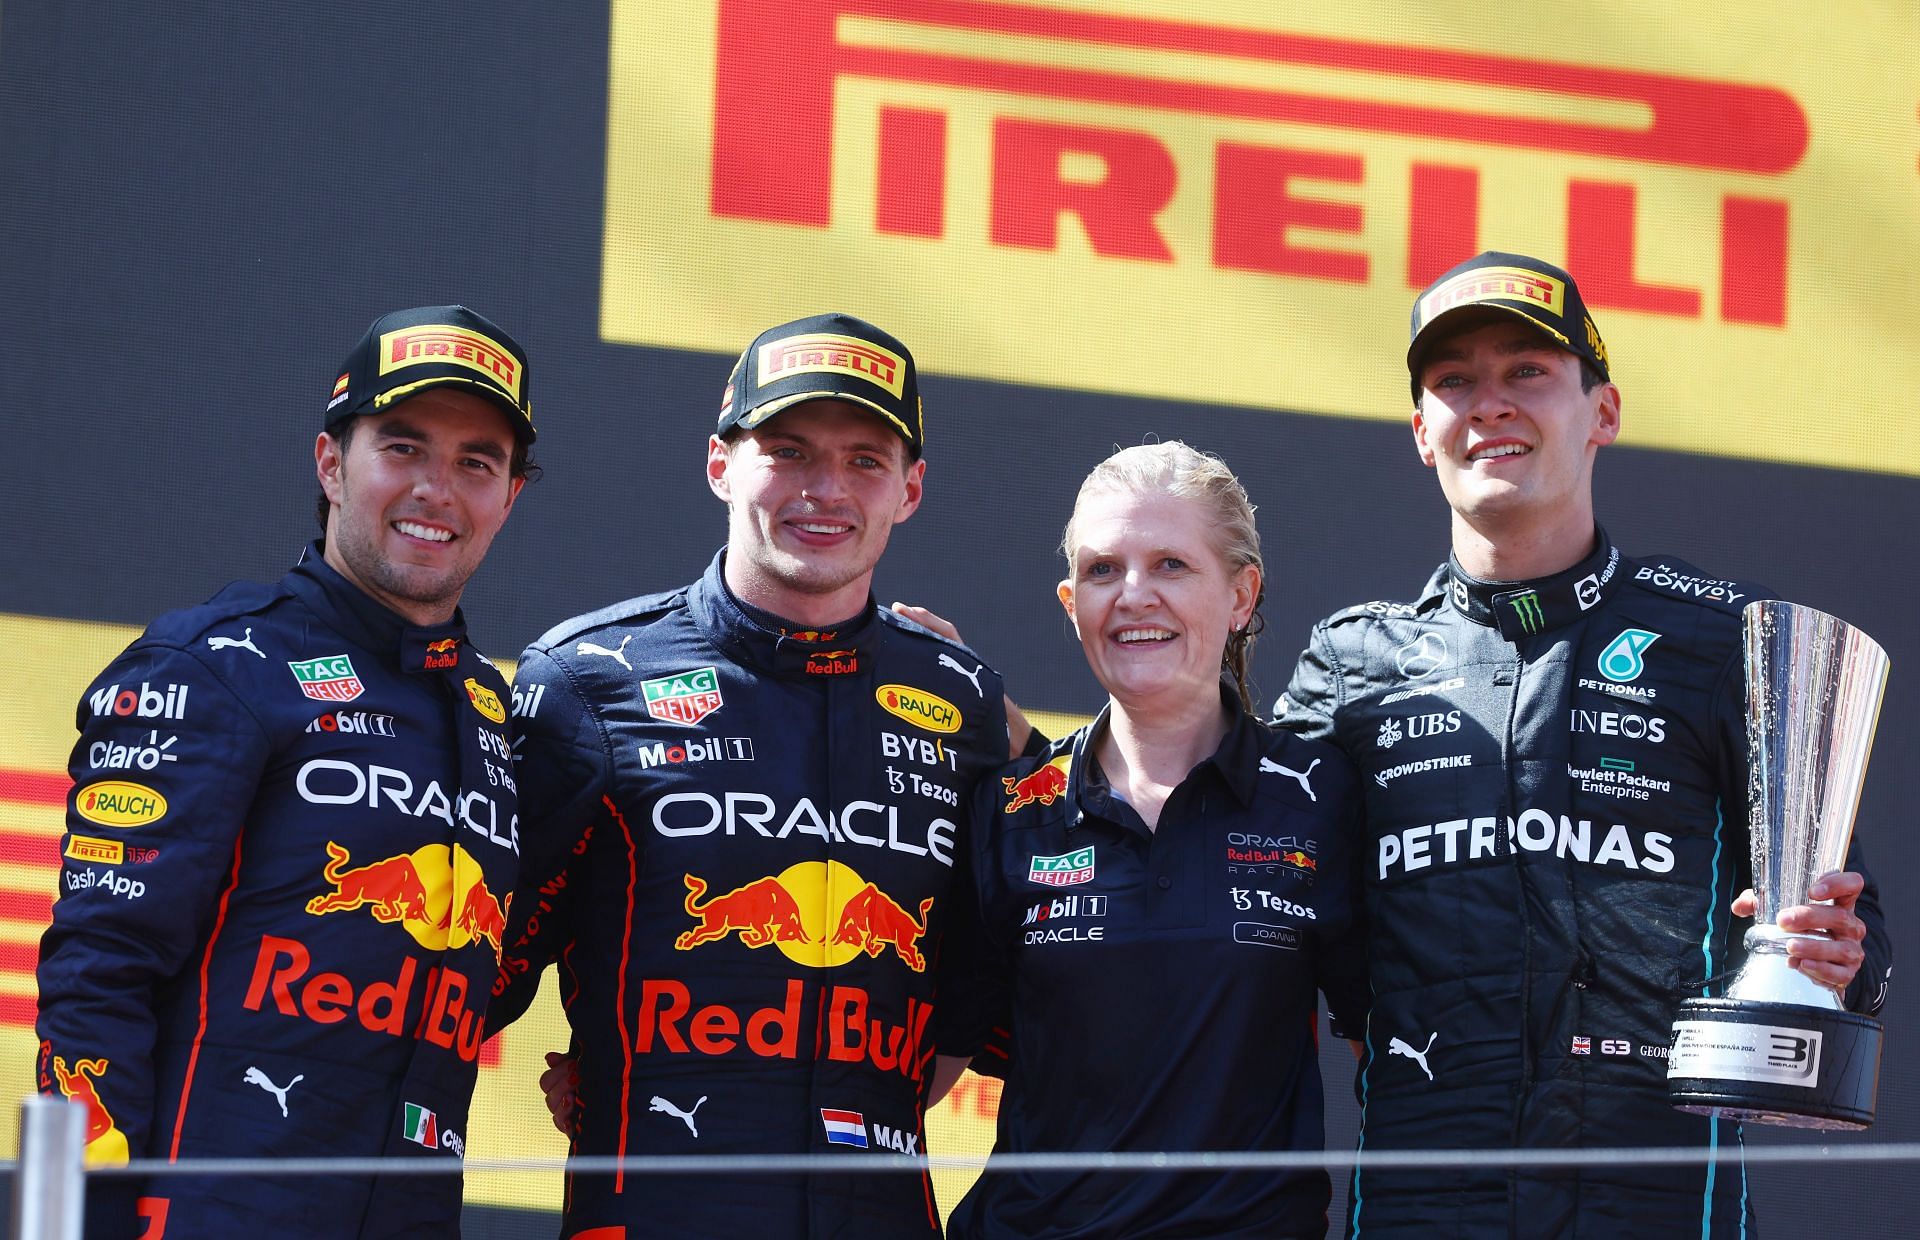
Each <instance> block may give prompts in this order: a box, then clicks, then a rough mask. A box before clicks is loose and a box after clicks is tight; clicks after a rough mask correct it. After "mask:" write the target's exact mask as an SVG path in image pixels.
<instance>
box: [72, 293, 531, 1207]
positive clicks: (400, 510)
mask: <svg viewBox="0 0 1920 1240" xmlns="http://www.w3.org/2000/svg"><path fill="white" fill-rule="evenodd" d="M344 369H345V373H344V374H342V375H340V377H339V379H338V380H337V381H336V382H334V383H333V385H332V388H331V391H330V394H329V399H330V403H329V404H328V405H327V412H326V418H325V423H324V425H325V430H324V431H323V432H322V433H321V435H320V436H319V440H318V442H317V443H316V445H315V456H316V468H317V471H318V474H319V478H320V483H321V487H322V490H323V496H322V500H321V505H320V514H321V524H322V529H323V531H324V534H323V537H322V538H321V540H320V541H319V542H317V543H315V544H314V545H313V546H312V547H311V548H310V549H309V551H308V554H307V555H306V556H305V557H304V558H303V559H302V561H301V563H300V564H299V565H298V566H296V567H295V568H294V569H293V570H292V571H290V572H288V573H287V574H286V576H284V577H282V578H281V579H280V581H279V582H278V583H276V584H273V585H255V584H252V583H236V584H234V585H231V586H229V587H227V588H226V589H225V590H223V591H222V592H221V593H220V594H219V595H217V596H216V597H214V598H213V599H212V600H211V601H210V602H208V603H206V604H203V605H202V606H199V607H194V608H188V609H186V610H183V611H176V612H172V613H169V614H167V615H165V616H162V617H160V618H159V619H157V620H155V621H154V622H153V624H152V625H151V626H149V627H148V629H147V631H146V632H145V633H144V634H143V635H142V636H141V637H140V639H139V640H138V641H136V642H134V643H133V644H132V645H131V646H129V647H128V648H127V649H126V650H125V651H124V652H123V653H122V654H121V655H120V656H119V657H118V658H117V659H115V660H114V661H113V663H112V664H110V665H109V666H108V667H107V669H106V670H105V671H104V672H102V673H101V674H100V676H99V677H98V678H96V679H95V681H94V682H93V684H92V686H90V688H89V690H88V692H87V694H86V695H85V697H84V698H83V699H82V700H81V703H80V707H79V726H80V741H79V743H78V744H76V745H75V746H74V749H73V758H72V762H71V766H70V768H69V769H70V770H71V772H72V774H73V778H74V785H75V786H74V789H73V792H72V794H71V800H70V802H69V807H68V811H67V828H68V832H67V835H66V836H65V838H64V840H63V854H64V857H63V860H62V864H61V876H60V883H61V890H60V898H59V899H58V901H57V902H56V903H55V904H54V909H53V921H52V924H51V925H50V926H49V927H48V928H47V931H46V934H45V936H44V937H43V938H42V940H41V945H40V969H39V986H40V999H39V1017H38V1022H37V1028H38V1032H39V1035H40V1038H41V1043H40V1071H39V1088H40V1090H41V1092H43V1093H48V1094H65V1095H67V1096H68V1097H74V1098H80V1099H82V1100H84V1101H85V1102H86V1104H87V1108H88V1113H89V1114H88V1130H87V1135H88V1149H87V1156H88V1161H89V1162H90V1163H93V1164H96V1165H97V1164H105V1163H123V1162H125V1161H127V1160H128V1159H129V1158H136V1159H165V1160H167V1161H169V1162H177V1161H181V1160H192V1159H204V1158H237V1157H283V1158H297V1157H316V1158H317V1157H335V1156H343V1157H352V1156H359V1157H367V1158H372V1157H381V1156H404V1157H415V1158H424V1157H434V1158H438V1159H442V1160H445V1162H446V1163H447V1165H448V1166H449V1167H450V1168H454V1169H457V1168H458V1166H459V1160H460V1159H461V1157H462V1155H463V1150H464V1145H465V1138H464V1134H465V1132H466V1113H467V1104H468V1101H469V1098H470V1096H471V1095H472V1092H473V1085H474V1077H475V1073H476V1071H477V1069H478V1066H479V1064H478V1055H479V1050H480V1042H481V1035H482V1019H483V1017H484V1016H485V1013H486V1000H487V992H488V988H489V986H490V984H491V982H492V980H493V977H494V974H495V972H496V970H497V968H498V960H499V952H500V945H501V937H502V935H503V933H504V931H505V928H506V926H505V915H504V914H505V905H504V902H505V901H506V900H507V899H509V897H510V893H511V892H512V890H513V884H514V881H515V878H516V875H517V869H518V862H519V845H518V842H517V824H516V819H515V796H514V786H513V785H514V781H513V776H512V773H511V762H510V752H509V749H508V742H507V708H506V693H507V686H506V681H505V680H504V679H503V678H502V677H501V675H500V673H499V671H498V670H496V669H495V668H494V666H493V665H492V664H491V663H489V662H488V661H487V660H486V659H485V657H484V656H482V655H481V654H480V653H479V652H478V651H476V650H475V649H474V648H473V646H472V645H471V643H470V642H469V641H468V638H467V634H466V626H465V623H464V621H463V620H462V619H461V616H460V613H459V612H458V610H457V609H456V604H457V603H458V601H459V598H460V595H461V592H462V590H463V588H464V587H465V585H466V582H467V580H468V578H469V577H471V576H472V574H473V572H474V570H475V569H476V568H477V567H478V566H479V564H480V561H481V558H482V557H483V556H484V555H485V554H486V551H487V548H488V546H489V545H490V544H491V542H492V540H493V537H494V535H495V534H496V533H497V532H498V531H499V529H500V527H501V525H502V523H503V522H504V521H505V520H506V518H507V514H508V512H509V510H510V509H511V507H512V504H513V500H514V497H515V496H516V495H517V494H518V492H519V490H520V488H521V485H522V484H523V483H524V482H525V480H526V477H527V475H528V473H529V472H530V470H531V469H532V466H531V464H530V461H529V458H528V452H527V445H528V444H529V443H531V441H532V439H533V424H532V421H531V419H530V409H531V405H530V404H529V402H528V398H527V393H528V387H527V377H526V359H525V355H524V354H523V353H522V352H521V351H520V348H519V346H518V345H517V344H515V343H514V342H513V341H512V340H511V339H510V338H509V337H508V336H507V335H506V334H505V333H504V332H501V331H500V329H499V328H497V327H495V326H494V325H492V324H491V323H489V322H488V321H487V320H486V319H484V318H481V317H480V316H479V315H477V314H474V313H473V312H472V311H470V310H467V309H465V308H464V307H460V306H430V307H423V308H420V309H415V310H403V311H396V312H394V313H392V314H388V315H384V316H382V317H381V318H379V319H377V320H375V322H374V324H373V326H372V327H370V328H369V329H368V331H367V334H366V336H365V337H364V338H363V339H362V341H361V343H360V345H359V346H358V347H357V348H356V349H355V350H354V352H353V354H352V355H351V356H350V357H349V358H348V361H347V365H346V367H345V368H344ZM459 1219H460V1176H459V1175H458V1174H457V1173H455V1174H448V1175H435V1176H425V1177H413V1176H408V1177H395V1178H388V1179H368V1178H359V1177H343V1176H334V1175H326V1176H294V1177H284V1176H259V1175H206V1174H198V1173H196V1174H192V1175H168V1176H155V1177H152V1178H143V1179H129V1178H126V1177H114V1178H107V1177H92V1178H90V1182H89V1191H88V1204H87V1218H86V1222H87V1231H88V1234H89V1235H93V1236H100V1237H113V1238H114V1240H125V1237H129V1236H133V1235H136V1234H138V1235H141V1236H143V1237H144V1238H145V1240H161V1237H163V1236H166V1235H172V1236H174V1237H197V1236H238V1235H245V1234H249V1233H250V1232H264V1233H265V1234H276V1235H300V1236H367V1237H373V1236H383V1237H384V1236H418V1235H447V1234H452V1233H454V1232H456V1231H457V1230H458V1227H459ZM137 1220H144V1223H141V1222H139V1221H137Z"/></svg>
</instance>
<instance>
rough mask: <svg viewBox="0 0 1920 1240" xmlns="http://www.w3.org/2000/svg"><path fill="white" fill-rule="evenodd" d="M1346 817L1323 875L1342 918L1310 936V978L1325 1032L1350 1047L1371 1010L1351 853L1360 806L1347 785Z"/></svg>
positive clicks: (1362, 914) (1362, 910) (1357, 876)
mask: <svg viewBox="0 0 1920 1240" xmlns="http://www.w3.org/2000/svg"><path fill="white" fill-rule="evenodd" d="M1348 788H1349V791H1348V806H1347V812H1346V813H1345V814H1344V815H1343V816H1342V819H1341V823H1340V826H1339V828H1338V835H1337V836H1336V837H1335V839H1336V842H1337V844H1338V847H1337V848H1335V849H1331V850H1329V851H1331V852H1332V853H1333V856H1334V858H1335V860H1336V862H1337V865H1335V866H1329V867H1328V869H1329V870H1331V871H1332V873H1330V874H1329V875H1328V877H1329V878H1332V879H1333V880H1334V881H1335V882H1336V883H1337V884H1338V885H1339V888H1340V890H1341V892H1342V893H1343V895H1344V897H1345V900H1344V905H1345V907H1344V908H1343V909H1342V910H1341V913H1342V915H1341V916H1339V917H1337V918H1333V919H1329V921H1328V923H1327V924H1325V925H1322V926H1320V927H1319V928H1318V929H1316V931H1315V941H1314V974H1315V979H1316V982H1317V984H1318V986H1319V988H1320V993H1321V994H1322V995H1324V996H1325V997H1326V1001H1327V1028H1328V1030H1329V1031H1330V1032H1331V1033H1332V1034H1333V1036H1334V1037H1336V1038H1342V1039H1345V1040H1347V1041H1350V1042H1357V1041H1361V1040H1362V1039H1364V1038H1365V1037H1366V1036H1367V1013H1368V1011H1369V1010H1370V1009H1371V1008H1372V1006H1373V989H1372V987H1371V986H1370V985H1369V984H1368V980H1367V939H1366V924H1365V918H1366V901H1365V899H1364V896H1363V892H1362V886H1361V869H1362V865H1361V860H1360V858H1359V857H1358V856H1357V855H1356V852H1355V849H1356V848H1357V847H1358V845H1359V843H1360V839H1361V836H1360V818H1361V807H1362V805H1363V804H1364V803H1365V802H1364V799H1363V797H1362V794H1361V792H1360V789H1359V788H1358V787H1357V786H1355V785H1352V784H1349V785H1348Z"/></svg>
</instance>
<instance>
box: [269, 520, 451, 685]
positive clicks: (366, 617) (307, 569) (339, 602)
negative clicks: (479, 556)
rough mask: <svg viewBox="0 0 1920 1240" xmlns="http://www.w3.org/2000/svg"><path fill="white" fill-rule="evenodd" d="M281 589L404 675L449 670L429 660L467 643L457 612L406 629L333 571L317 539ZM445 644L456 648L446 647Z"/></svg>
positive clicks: (400, 620) (442, 663)
mask: <svg viewBox="0 0 1920 1240" xmlns="http://www.w3.org/2000/svg"><path fill="white" fill-rule="evenodd" d="M287 588H288V589H289V590H291V591H293V593H294V594H296V595H298V596H299V598H300V600H301V601H302V602H304V603H305V604H306V605H307V606H308V607H310V608H312V609H313V611H314V613H315V614H317V615H318V616H319V617H320V618H321V619H322V620H325V621H326V622H327V624H328V625H329V626H331V627H332V628H333V629H335V630H336V631H338V632H339V633H340V634H341V635H342V636H344V637H346V638H348V639H350V640H351V641H352V642H353V643H354V644H355V645H358V646H362V647H365V648H366V649H367V650H369V651H373V652H376V653H379V654H381V655H389V654H390V655H391V656H392V657H393V658H394V659H396V660H398V666H399V668H400V670H401V671H404V672H424V671H435V670H447V669H451V668H452V667H454V665H455V664H454V662H452V661H448V660H445V659H444V658H437V657H435V656H442V655H446V654H451V653H454V652H456V651H458V650H459V648H460V647H461V646H464V645H466V643H467V621H466V617H465V616H463V615H462V614H461V613H460V611H459V610H458V609H457V608H456V609H455V611H454V613H453V619H451V620H449V621H447V622H446V623H445V624H435V625H428V626H421V625H416V624H409V623H408V622H407V620H406V618H405V617H404V616H401V615H400V614H399V613H397V612H395V611H392V610H391V609H389V608H387V607H385V606H384V605H382V604H381V603H379V602H378V601H376V600H375V599H374V598H373V597H372V596H370V595H369V594H367V593H366V591H364V590H362V589H360V588H359V587H358V586H356V585H354V584H353V583H352V582H351V581H348V580H347V579H346V578H345V577H342V576H341V575H340V574H339V573H338V572H336V571H334V567H333V565H331V564H329V563H327V560H326V554H325V545H324V544H323V543H322V542H321V541H320V540H319V539H317V538H316V539H314V540H313V542H311V543H309V544H308V545H307V549H306V550H305V551H304V552H302V553H301V556H300V562H299V563H298V564H296V565H295V566H294V569H293V571H292V572H291V573H289V574H287ZM450 640H451V641H453V642H454V643H456V644H455V645H453V646H449V645H447V644H446V643H447V642H448V641H450Z"/></svg>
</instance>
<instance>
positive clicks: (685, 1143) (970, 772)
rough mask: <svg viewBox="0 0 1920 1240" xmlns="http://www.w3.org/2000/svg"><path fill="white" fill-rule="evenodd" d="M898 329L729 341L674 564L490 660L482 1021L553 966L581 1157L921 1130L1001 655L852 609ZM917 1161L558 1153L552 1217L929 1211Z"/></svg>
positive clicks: (899, 508)
mask: <svg viewBox="0 0 1920 1240" xmlns="http://www.w3.org/2000/svg"><path fill="white" fill-rule="evenodd" d="M920 449H921V409H920V401H919V395H918V391H917V383H916V380H915V376H914V373H913V362H912V358H911V356H910V355H909V354H908V353H907V351H906V349H905V347H904V346H903V345H901V344H900V342H899V341H897V340H895V339H894V338H893V337H892V336H889V335H887V334H886V333H884V332H881V331H880V330H879V329H877V328H875V327H873V326H872V325H871V324H868V323H864V322H862V321H860V320H858V319H855V318H852V317H850V316H846V315H821V316H816V317H814V318H810V319H803V320H799V321H797V322H794V323H789V324H785V325H783V326H781V327H777V328H773V329H771V330H769V331H767V332H765V333H763V334H762V335H761V336H760V337H759V338H758V339H757V340H755V341H754V343H753V345H752V346H751V347H749V348H748V350H747V351H746V352H745V353H744V354H743V355H742V356H741V358H740V361H739V363H738V364H737V365H736V367H735V369H734V372H733V378H732V381H731V382H730V383H729V385H728V387H727V394H726V396H725V398H724V399H723V405H722V410H721V417H720V425H719V431H718V433H717V434H716V435H715V436H714V437H713V438H712V440H711V441H710V444H709V461H708V477H709V481H710V483H711V484H712V487H713V489H714V491H715V493H716V494H717V495H718V496H719V497H720V498H721V499H722V500H724V501H726V503H727V505H728V510H729V527H728V542H727V545H726V547H725V548H724V549H723V550H722V551H721V552H720V554H719V555H718V556H717V557H716V558H715V559H714V561H713V563H712V566H711V567H710V568H709V569H708V570H707V572H706V574H705V575H704V576H703V577H701V578H700V580H698V581H696V582H694V583H693V584H692V585H690V586H688V587H686V588H685V589H681V590H677V591H672V592H669V593H665V594H657V595H653V596H649V597H643V598H637V599H633V600H630V601H628V602H625V603H619V604H615V605H614V606H612V607H609V608H606V609H604V610H602V611H599V612H595V613H592V614H590V615H586V616H582V617H579V618H578V619H575V620H572V621H569V622H567V623H565V624H562V625H560V626H559V627H557V628H555V629H554V630H552V631H551V632H549V633H547V634H546V635H545V636H544V637H542V638H541V639H540V640H539V641H537V642H535V643H534V644H533V645H532V646H531V647H530V648H529V649H528V650H527V652H526V655H525V657H524V659H523V660H522V662H521V664H520V669H519V673H518V677H517V682H516V685H515V688H514V713H515V715H516V717H517V728H518V731H519V735H520V739H519V741H518V755H519V759H520V761H519V767H518V769H519V773H520V781H521V786H522V788H523V803H524V804H525V805H526V806H527V807H528V817H527V820H526V822H525V824H524V825H523V827H522V830H521V838H522V841H523V843H524V845H525V847H526V850H527V854H526V856H527V861H526V866H525V869H524V875H525V877H524V878H523V881H522V884H521V887H520V890H519V892H518V893H517V894H516V896H515V898H514V907H513V918H512V921H511V923H510V926H509V934H508V946H507V954H506V958H505V960H504V961H503V966H502V970H501V976H500V983H499V988H498V991H499V997H498V998H497V999H496V1006H495V1008H494V1018H495V1023H496V1025H497V1024H499V1023H502V1022H504V1021H505V1020H510V1019H512V1018H513V1017H514V1016H515V1015H517V1014H518V1013H519V1012H520V1011H521V1010H523V1009H524V1007H525V1006H526V1004H527V1002H528V1001H529V1000H530V998H531V997H532V993H533V990H534V987H535V985H536V984H537V981H538V977H539V973H540V970H541V967H542V966H543V965H544V964H545V963H546V962H547V961H549V960H553V959H556V958H557V959H558V960H559V962H560V980H561V994H562V1001H563V1003H564V1004H565V1006H566V1010H567V1017H568V1021H569V1023H570V1024H571V1026H572V1029H573V1035H574V1047H573V1049H574V1054H575V1057H576V1060H577V1071H578V1080H577V1087H576V1097H577V1100H578V1101H577V1106H576V1107H575V1109H574V1111H573V1114H572V1120H571V1127H572V1133H571V1135H572V1137H573V1141H572V1150H573V1152H574V1153H575V1154H579V1155H601V1156H608V1155H612V1156H620V1155H658V1154H703V1155H712V1154H803V1153H809V1152H812V1153H836V1154H837V1153H862V1152H864V1153H883V1152H887V1151H892V1152H896V1153H902V1154H919V1153H922V1152H924V1148H925V1146H924V1141H923V1131H924V1130H923V1126H922V1111H923V1108H924V1106H925V1104H926V1100H927V1091H928V1088H929V1086H930V1084H931V1082H932V1078H933V1068H932V1061H933V1056H934V1050H935V1048H934V1039H933V1030H934V1028H935V1024H934V1022H933V1012H934V1003H935V999H936V996H935V991H936V989H937V986H936V979H937V978H938V976H939V972H940V967H941V950H940V948H941V939H942V935H943V932H944V930H945V927H946V926H947V925H948V924H949V922H950V920H951V918H952V917H953V916H954V914H955V912H956V910H958V909H961V908H963V907H964V906H965V902H966V901H967V900H968V899H970V898H971V888H970V884H969V881H968V879H967V877H966V873H967V871H966V868H965V866H966V860H965V848H966V845H965V841H964V840H963V839H962V838H960V826H959V824H960V822H961V820H962V817H963V811H962V808H961V807H962V806H963V805H964V804H965V797H966V793H967V790H968V787H969V785H970V784H971V783H972V782H973V781H974V779H975V778H976V776H977V775H978V774H979V773H980V772H981V771H983V770H989V769H992V768H993V767H995V766H997V765H998V764H999V763H1001V762H1003V761H1005V759H1006V756H1007V752H1008V743H1007V725H1006V722H1005V716H1004V715H1003V713H1002V711H1003V706H1002V694H1001V688H1000V681H999V678H998V676H997V675H996V674H995V673H994V672H993V671H992V670H991V669H989V668H987V667H985V666H984V665H983V664H982V663H981V661H980V660H979V659H976V658H974V657H973V655H972V653H971V652H970V651H968V650H967V649H966V648H965V647H964V646H960V645H958V644H955V643H952V642H948V641H945V640H943V639H941V638H939V637H936V636H934V635H933V634H931V633H929V632H928V631H927V630H925V629H923V628H921V627H919V626H918V625H915V624H913V623H911V622H909V621H906V620H903V619H901V618H900V617H899V616H896V615H894V614H892V613H891V612H888V611H885V610H882V609H880V608H878V607H876V606H875V605H874V602H873V599H872V596H871V594H870V592H869V589H870V583H871V581H872V577H873V571H874V567H875V565H876V563H877V562H878V560H879V557H880V554H881V552H882V551H883V550H884V549H885V547H886V543H887V535H888V533H889V531H890V530H891V529H892V527H893V526H894V525H895V524H897V523H898V522H900V521H904V520H905V519H906V518H907V517H908V516H910V515H911V514H912V512H913V511H914V509H915V508H916V507H917V506H918V503H919V499H920V494H921V479H922V475H923V473H924V470H925V464H924V462H923V461H922V460H921V459H920ZM938 1231H939V1218H938V1214H937V1213H936V1211H935V1207H934V1202H933V1196H932V1191H931V1186H930V1184H929V1183H928V1182H927V1181H926V1179H925V1177H924V1176H922V1175H916V1174H893V1173H880V1174H872V1173H869V1174H858V1175H856V1174H846V1173H841V1174H813V1175H801V1174H792V1173H783V1174H778V1175H772V1174H750V1173H743V1174H738V1175H732V1174H729V1175H700V1176H674V1177H671V1178H669V1177H664V1176H661V1175H658V1174H654V1175H640V1174H636V1173H632V1172H615V1173H613V1174H595V1175H592V1176H585V1175H580V1174H574V1175H570V1177H569V1181H568V1193H567V1202H566V1217H565V1221H564V1224H563V1227H562V1234H563V1235H566V1236H583V1237H584V1236H588V1235H591V1236H593V1237H595V1238H596V1240H617V1238H618V1237H622V1236H633V1237H638V1236H656V1235H659V1236H665V1235H676V1236H730V1235H742V1236H758V1237H766V1238H769V1240H784V1238H786V1237H833V1236H849V1237H852V1236H908V1235H937V1234H938Z"/></svg>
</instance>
